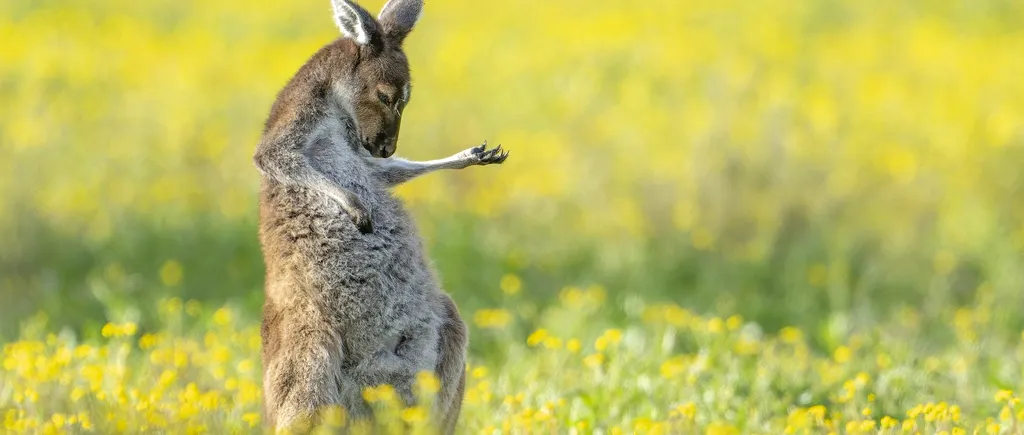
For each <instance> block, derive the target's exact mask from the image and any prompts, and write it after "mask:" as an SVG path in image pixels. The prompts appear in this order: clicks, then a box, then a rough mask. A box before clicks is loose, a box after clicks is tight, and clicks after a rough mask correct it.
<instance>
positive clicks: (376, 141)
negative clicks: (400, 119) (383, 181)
mask: <svg viewBox="0 0 1024 435" xmlns="http://www.w3.org/2000/svg"><path fill="white" fill-rule="evenodd" d="M364 141H365V148H366V150H367V151H369V152H370V155H372V156H374V157H380V158H384V159H386V158H388V157H391V156H392V155H393V154H395V151H396V150H397V149H398V138H397V137H395V136H392V135H389V134H387V133H386V132H383V131H382V132H378V133H377V135H376V136H375V137H373V138H372V139H370V138H366V139H364Z"/></svg>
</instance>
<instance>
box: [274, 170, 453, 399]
mask: <svg viewBox="0 0 1024 435" xmlns="http://www.w3.org/2000/svg"><path fill="white" fill-rule="evenodd" d="M280 189H285V190H286V191H283V192H279V193H278V194H277V195H273V194H264V195H263V208H262V209H261V222H260V227H261V241H262V243H263V248H264V251H265V254H264V257H265V261H266V263H267V270H268V287H267V288H268V290H267V298H268V300H270V299H275V305H277V306H278V307H280V309H283V310H288V309H289V308H288V307H289V306H291V304H289V303H288V302H287V301H291V302H302V303H311V304H313V305H315V306H316V307H317V308H318V311H320V312H321V313H322V314H323V315H324V317H325V318H326V319H328V321H329V322H330V323H332V324H333V325H335V326H334V327H335V328H337V329H338V336H340V337H341V338H342V343H338V345H339V346H342V355H343V357H344V358H345V361H344V362H343V367H346V370H348V371H351V372H352V373H351V375H352V377H353V379H355V380H357V381H358V382H359V383H363V382H366V383H373V382H377V381H379V380H380V379H383V378H396V377H402V376H404V377H411V376H414V375H415V372H416V371H417V370H423V369H429V368H432V367H433V365H432V364H433V362H434V361H435V360H436V351H435V350H434V348H435V347H436V342H437V335H438V331H439V330H440V327H441V317H442V315H441V312H442V311H441V310H440V308H439V305H438V298H437V295H438V293H439V292H440V289H439V286H438V284H437V282H436V279H435V277H434V274H433V272H432V270H431V269H430V266H429V265H428V263H427V262H426V260H425V258H424V256H423V253H422V252H423V251H422V246H421V244H420V241H419V240H420V239H419V237H418V235H417V232H416V229H415V226H414V224H413V222H412V220H411V218H410V217H409V216H408V214H407V213H406V211H405V210H404V209H403V207H402V205H401V203H400V202H399V201H398V200H397V199H395V198H393V197H391V196H390V194H388V193H387V192H372V193H371V195H374V197H371V198H365V202H366V203H367V204H370V206H371V216H372V219H373V228H374V231H373V233H370V234H362V233H360V232H359V230H358V229H357V228H356V226H355V224H353V223H352V221H351V219H350V218H349V216H348V215H347V214H345V212H344V211H343V210H342V209H341V207H340V206H339V205H338V204H336V203H334V202H333V201H331V200H329V199H327V198H325V197H323V196H322V195H319V194H317V193H315V192H310V191H308V190H306V189H302V188H291V187H288V188H286V187H280ZM361 199H363V198H361ZM266 251H273V252H266ZM268 254H270V255H268ZM274 280H283V281H286V282H288V283H290V285H287V286H277V287H276V288H275V287H274V286H272V285H271V284H272V283H271V282H270V281H274ZM282 287H283V288H282ZM275 293H278V294H275ZM295 306H299V305H298V304H296V305H295ZM296 311H297V313H298V310H296ZM396 357H397V358H398V359H397V360H396V359H395V358H396Z"/></svg>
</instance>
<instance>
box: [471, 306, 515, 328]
mask: <svg viewBox="0 0 1024 435" xmlns="http://www.w3.org/2000/svg"><path fill="white" fill-rule="evenodd" d="M511 321H512V314H510V313H509V312H508V311H506V310H504V309H500V308H498V309H482V310H478V311H477V312H476V313H475V314H474V315H473V323H475V324H476V326H478V327H480V328H484V329H502V328H504V327H505V326H507V325H508V324H509V322H511Z"/></svg>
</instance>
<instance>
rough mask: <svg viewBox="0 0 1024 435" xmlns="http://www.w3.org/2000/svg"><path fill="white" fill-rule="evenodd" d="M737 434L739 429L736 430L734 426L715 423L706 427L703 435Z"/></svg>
mask: <svg viewBox="0 0 1024 435" xmlns="http://www.w3.org/2000/svg"><path fill="white" fill-rule="evenodd" d="M739 433H740V431H739V429H736V428H735V427H734V426H731V425H728V424H725V423H718V422H715V423H711V424H709V425H708V427H707V430H706V431H705V432H704V435H737V434H739Z"/></svg>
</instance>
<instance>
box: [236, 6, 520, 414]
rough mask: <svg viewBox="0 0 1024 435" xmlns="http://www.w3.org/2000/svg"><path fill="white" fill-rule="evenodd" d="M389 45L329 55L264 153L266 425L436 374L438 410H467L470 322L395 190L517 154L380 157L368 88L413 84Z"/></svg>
mask: <svg viewBox="0 0 1024 435" xmlns="http://www.w3.org/2000/svg"><path fill="white" fill-rule="evenodd" d="M335 1H337V0H335ZM345 3H346V4H348V3H349V2H345ZM356 7H358V6H356ZM371 19H372V18H371ZM372 24H373V25H374V26H377V25H378V24H377V23H372ZM382 44H391V45H382V46H381V47H379V50H377V51H376V52H375V53H377V54H375V55H378V56H379V59H377V60H372V59H371V60H368V58H367V57H366V56H367V54H366V52H364V51H361V48H360V44H358V43H357V42H355V41H353V40H351V38H342V39H339V40H337V41H335V42H333V43H331V44H328V45H327V46H325V47H324V48H322V49H321V50H320V51H318V52H317V53H316V54H315V55H314V56H313V57H312V58H311V59H310V60H309V61H308V62H307V63H306V64H305V65H304V66H303V67H302V68H301V69H300V70H299V71H298V72H297V73H296V75H295V77H293V78H292V80H291V81H290V82H289V83H288V85H287V86H285V88H284V89H283V90H282V91H281V92H280V94H279V95H278V99H277V101H275V103H274V106H273V108H272V109H271V113H270V116H269V117H268V119H267V123H266V126H265V128H264V134H263V138H262V140H261V141H260V143H259V145H258V146H257V150H256V153H255V155H254V162H255V164H256V167H257V168H258V169H259V170H260V173H261V174H262V177H261V188H260V244H261V247H262V252H263V256H264V263H265V265H266V283H265V298H266V299H265V302H264V307H263V324H262V330H261V335H262V340H263V350H262V358H263V391H264V413H265V419H264V421H265V423H266V424H268V425H269V426H272V427H275V428H287V427H290V426H292V425H293V424H295V423H300V422H303V421H310V422H315V419H316V413H317V411H318V410H320V409H321V408H323V407H325V406H328V405H341V406H343V407H344V408H346V410H347V412H348V414H349V416H350V417H353V418H372V412H371V408H370V407H369V406H368V405H367V404H366V403H364V401H363V398H362V394H361V393H362V391H363V389H364V388H366V387H369V386H375V385H381V384H390V385H392V386H394V387H395V388H396V391H397V392H398V393H399V396H400V397H401V398H402V399H403V401H404V402H405V403H406V404H412V403H414V402H415V398H414V394H413V383H414V380H415V378H416V374H417V373H418V372H419V371H424V370H426V371H433V372H434V373H435V374H436V375H437V376H438V378H439V380H440V381H441V391H440V392H439V394H438V400H437V401H436V403H435V408H434V410H433V411H434V413H435V415H436V417H437V419H438V421H440V422H441V424H442V426H443V427H442V429H443V431H444V432H445V433H451V432H452V431H454V428H455V424H456V422H457V420H458V416H459V413H460V410H461V402H462V398H463V393H464V388H465V352H466V345H467V340H468V336H467V329H466V325H465V323H464V322H463V320H462V319H461V317H460V316H459V312H458V309H457V308H456V306H455V303H454V302H453V301H452V299H451V297H449V296H448V295H447V294H446V293H445V292H443V291H442V290H441V288H440V284H439V282H438V278H437V277H436V273H435V271H434V268H433V266H432V265H431V264H430V262H429V260H428V259H427V258H426V256H425V254H424V248H423V244H422V242H421V240H420V237H419V235H418V232H417V230H416V227H415V224H414V222H413V220H412V218H411V217H410V216H409V214H408V213H407V212H406V210H405V209H404V208H403V206H402V204H401V202H400V201H399V200H398V199H397V198H395V197H394V196H393V195H392V193H391V192H390V190H389V189H390V188H392V187H394V186H396V185H398V184H401V183H403V182H406V181H409V180H411V179H413V178H415V177H417V176H420V175H423V174H426V173H428V172H431V171H434V170H439V169H462V168H465V167H468V166H472V165H486V164H492V163H501V162H503V161H504V160H505V158H506V157H507V156H508V153H507V152H504V153H503V152H502V151H501V149H500V147H498V148H495V149H492V150H488V149H486V144H485V145H481V146H479V147H475V148H470V149H467V150H465V151H463V152H460V153H458V154H455V155H453V156H450V157H447V158H444V159H438V160H431V161H427V162H414V161H408V160H404V159H401V158H397V157H393V156H392V157H388V158H379V157H374V156H373V154H371V151H369V149H375V150H376V149H378V148H374V147H372V146H369V145H367V143H368V142H367V140H366V139H365V136H366V135H367V133H366V132H365V131H364V130H366V127H365V126H362V125H360V121H359V120H360V119H362V118H360V117H361V116H369V115H366V114H370V115H372V114H373V113H375V112H374V111H375V110H377V109H375V108H374V106H372V105H370V103H367V101H370V98H371V97H367V96H365V95H362V94H361V93H360V92H363V91H364V90H366V89H368V88H369V89H373V88H374V87H375V86H378V85H379V83H378V81H379V80H382V77H383V78H385V79H386V78H387V77H393V80H391V83H392V84H394V86H391V87H390V88H386V89H392V88H396V89H401V88H402V85H403V83H401V82H403V81H404V84H405V85H407V83H408V77H407V76H408V67H407V65H405V64H404V55H400V49H399V48H398V47H396V46H394V43H393V42H392V43H389V42H386V41H385V42H382ZM374 59H376V58H374ZM370 62H378V63H380V64H381V65H383V66H380V65H377V66H375V65H374V64H370ZM403 65H404V67H403ZM374 68H376V69H374ZM403 68H404V70H403ZM402 73H404V76H403V75H402ZM370 95H376V94H370ZM373 98H376V97H373ZM386 109H387V110H391V108H390V107H388V108H386ZM361 114H362V115H361ZM399 115H400V114H399ZM382 131H383V130H382ZM387 131H393V132H394V133H395V134H397V126H395V127H394V128H392V129H391V130H387ZM388 143H389V144H391V145H390V146H393V144H394V140H393V139H391V141H390V142H388Z"/></svg>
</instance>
